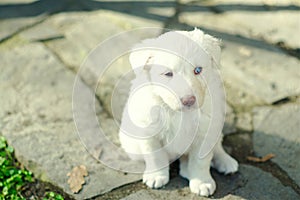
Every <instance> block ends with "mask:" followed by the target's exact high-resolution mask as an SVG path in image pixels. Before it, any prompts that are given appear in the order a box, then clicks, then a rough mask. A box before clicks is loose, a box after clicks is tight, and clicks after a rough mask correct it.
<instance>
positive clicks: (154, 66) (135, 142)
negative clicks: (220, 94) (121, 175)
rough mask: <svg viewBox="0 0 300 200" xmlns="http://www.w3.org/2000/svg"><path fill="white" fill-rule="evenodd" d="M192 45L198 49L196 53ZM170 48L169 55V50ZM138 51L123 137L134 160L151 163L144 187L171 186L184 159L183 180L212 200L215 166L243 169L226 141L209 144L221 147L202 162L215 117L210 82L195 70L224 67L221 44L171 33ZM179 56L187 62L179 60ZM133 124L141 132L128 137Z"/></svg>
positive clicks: (195, 35) (206, 37)
mask: <svg viewBox="0 0 300 200" xmlns="http://www.w3.org/2000/svg"><path fill="white" fill-rule="evenodd" d="M183 36H184V37H183ZM192 41H194V42H196V43H197V45H196V47H195V45H192V44H191V43H192ZM150 47H151V48H150ZM166 47H168V48H167V49H168V50H164V49H166ZM135 49H136V51H134V52H132V53H131V55H130V62H131V65H132V68H133V69H134V70H135V74H136V79H135V80H134V81H133V82H132V88H131V92H130V96H129V99H128V102H127V105H126V108H125V111H126V110H127V111H128V112H125V111H124V113H127V114H123V119H122V123H121V128H120V133H119V137H120V142H121V145H122V148H123V149H124V150H125V151H126V152H127V153H128V154H129V156H130V157H131V158H133V159H143V160H144V161H145V163H146V169H145V173H144V175H143V182H144V183H145V184H147V185H148V186H149V187H151V188H160V187H162V186H163V185H165V184H167V183H168V181H169V161H172V160H174V159H177V158H178V157H179V156H181V158H180V175H181V176H183V177H185V178H187V179H189V181H190V189H191V191H192V192H193V193H197V194H199V195H201V196H209V195H212V194H213V193H214V191H215V189H216V184H215V181H214V180H213V179H212V177H211V175H210V171H209V168H210V166H213V167H214V168H216V169H217V170H218V171H219V172H222V173H225V174H228V173H233V172H236V171H237V169H238V163H237V162H236V161H235V160H234V159H233V158H232V157H230V156H229V155H228V154H227V153H226V152H225V151H224V150H223V148H222V145H221V140H222V137H219V139H218V141H208V142H211V143H213V144H216V145H215V147H214V149H213V150H212V151H210V152H209V153H208V154H207V156H206V157H205V158H204V159H200V158H199V156H198V153H199V149H200V146H201V144H202V142H203V140H204V138H205V133H206V131H207V129H208V126H209V123H210V118H209V116H208V115H207V114H205V113H204V112H203V110H205V107H206V106H207V105H209V102H208V101H209V100H207V98H206V97H205V96H206V95H207V91H206V86H205V81H204V80H203V79H202V78H201V76H198V75H195V74H194V72H193V69H194V67H195V66H202V67H203V73H207V72H206V71H209V70H210V69H212V68H213V67H214V63H217V64H218V63H219V61H220V53H221V50H220V46H219V41H218V40H217V39H215V38H213V37H212V36H209V35H207V34H204V33H203V32H202V31H201V30H198V29H195V30H194V31H190V32H185V31H178V32H168V33H165V34H163V35H161V36H160V37H158V38H155V39H148V40H145V41H143V42H142V43H141V44H138V45H137V46H136V47H135ZM170 50H171V51H172V52H175V53H170ZM176 52H180V55H181V56H183V57H179V56H177V55H175V54H176ZM168 71H172V72H173V77H172V78H168V77H166V76H165V75H164V73H166V72H168ZM145 80H147V81H145ZM185 95H194V96H195V97H196V103H195V104H194V105H192V106H191V107H186V106H183V104H182V103H181V101H180V98H182V97H184V96H185ZM221 114H224V113H221ZM221 114H220V115H221ZM128 120H131V121H132V122H133V123H134V124H135V125H136V126H137V127H140V128H141V129H137V130H136V131H135V130H132V132H133V133H128V131H126V129H127V127H126V126H127V125H128V123H129V121H128ZM214 123H223V122H214ZM212 125H213V124H212ZM129 132H130V131H129ZM139 136H140V137H144V138H143V139H139V138H138V137H139ZM190 144H191V145H190Z"/></svg>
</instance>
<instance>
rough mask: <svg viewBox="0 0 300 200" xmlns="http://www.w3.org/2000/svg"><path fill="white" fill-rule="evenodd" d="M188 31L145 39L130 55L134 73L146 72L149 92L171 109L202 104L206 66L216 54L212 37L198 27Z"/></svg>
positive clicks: (216, 45) (217, 58) (206, 75)
mask: <svg viewBox="0 0 300 200" xmlns="http://www.w3.org/2000/svg"><path fill="white" fill-rule="evenodd" d="M188 33H189V32H182V33H181V32H168V33H165V34H163V35H161V36H160V37H158V38H156V39H149V40H145V41H144V42H143V43H141V44H140V45H138V46H137V47H136V49H138V51H135V52H132V53H131V55H130V63H131V65H132V67H133V69H134V70H135V73H136V75H137V76H140V75H141V74H143V75H145V74H147V75H146V76H145V77H147V79H148V81H149V82H151V83H152V85H153V91H152V92H153V93H154V94H155V95H156V96H157V97H158V98H160V99H161V100H162V101H163V102H164V103H165V104H167V105H168V106H169V107H170V108H172V109H173V110H183V111H185V110H191V109H196V108H199V107H201V106H202V104H203V102H204V96H205V92H206V91H205V90H206V79H207V78H210V76H209V75H208V74H210V73H209V70H212V68H213V60H214V61H217V63H218V61H219V58H220V46H219V42H218V41H217V40H216V39H214V38H212V37H211V36H207V35H204V34H203V32H201V31H194V32H193V34H188ZM206 73H207V74H206Z"/></svg>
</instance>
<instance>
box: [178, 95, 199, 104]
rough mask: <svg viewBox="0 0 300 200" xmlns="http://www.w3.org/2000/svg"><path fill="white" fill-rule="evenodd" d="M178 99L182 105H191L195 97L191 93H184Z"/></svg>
mask: <svg viewBox="0 0 300 200" xmlns="http://www.w3.org/2000/svg"><path fill="white" fill-rule="evenodd" d="M180 100H181V103H182V104H183V105H185V106H192V105H193V104H194V103H195V101H196V97H195V96H193V95H186V96H184V97H182V98H181V99H180Z"/></svg>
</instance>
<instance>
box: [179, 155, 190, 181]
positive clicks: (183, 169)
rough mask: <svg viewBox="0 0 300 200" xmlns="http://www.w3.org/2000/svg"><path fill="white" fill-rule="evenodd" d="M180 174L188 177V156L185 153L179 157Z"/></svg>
mask: <svg viewBox="0 0 300 200" xmlns="http://www.w3.org/2000/svg"><path fill="white" fill-rule="evenodd" d="M179 174H180V176H182V177H183V178H186V179H189V173H188V157H187V156H186V155H183V156H181V158H180V171H179Z"/></svg>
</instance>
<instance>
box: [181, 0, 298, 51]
mask: <svg viewBox="0 0 300 200" xmlns="http://www.w3.org/2000/svg"><path fill="white" fill-rule="evenodd" d="M282 2H283V3H281V1H251V0H248V1H226V0H221V1H209V2H208V3H202V2H193V3H191V4H187V5H186V6H182V12H181V13H180V16H179V22H181V23H186V24H189V25H191V26H199V27H205V28H208V29H211V30H215V31H220V32H224V33H228V34H232V35H242V36H244V37H247V38H253V39H254V38H255V39H258V40H261V39H263V40H265V41H267V42H269V43H273V44H276V43H279V42H283V43H284V44H285V45H286V46H288V47H291V48H299V47H300V40H299V37H298V35H297V34H296V33H297V32H299V31H300V20H299V19H300V12H299V10H300V4H299V2H297V1H282ZM292 5H294V7H293V6H292ZM289 6H290V7H289ZM209 8H210V9H209ZM203 9H204V10H205V9H206V11H205V12H197V11H201V10H202V11H203ZM245 19H247V20H245ZM237 27H238V28H237Z"/></svg>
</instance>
